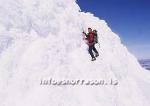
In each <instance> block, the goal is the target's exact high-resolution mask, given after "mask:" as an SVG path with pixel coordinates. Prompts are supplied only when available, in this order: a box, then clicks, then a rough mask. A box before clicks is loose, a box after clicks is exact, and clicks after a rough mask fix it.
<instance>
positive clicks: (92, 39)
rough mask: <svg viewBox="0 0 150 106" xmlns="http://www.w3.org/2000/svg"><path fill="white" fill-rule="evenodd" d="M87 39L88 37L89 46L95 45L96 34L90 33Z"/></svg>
mask: <svg viewBox="0 0 150 106" xmlns="http://www.w3.org/2000/svg"><path fill="white" fill-rule="evenodd" d="M86 37H87V38H86V40H87V41H88V44H89V45H92V44H94V34H93V32H89V33H88V35H87V36H86Z"/></svg>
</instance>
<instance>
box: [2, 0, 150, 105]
mask: <svg viewBox="0 0 150 106" xmlns="http://www.w3.org/2000/svg"><path fill="white" fill-rule="evenodd" d="M0 7H1V8H0V44H1V45H0V106H149V105H150V103H149V100H150V94H149V93H147V92H148V89H150V73H149V71H147V70H145V69H143V68H142V67H141V66H140V64H139V63H138V61H137V59H136V58H135V57H134V56H133V55H132V54H131V53H129V52H128V50H127V48H126V47H125V46H124V45H123V44H121V40H120V38H119V36H118V35H116V34H115V33H114V32H112V30H111V29H110V28H109V27H108V25H107V23H106V22H105V21H104V20H101V19H99V18H97V17H95V16H94V15H93V14H91V13H84V12H81V10H80V8H79V6H78V5H77V3H76V1H75V0H1V2H0ZM88 27H91V28H93V29H97V30H98V35H99V41H100V48H99V46H98V45H96V47H97V49H98V50H99V53H100V56H99V58H97V60H96V61H95V62H91V61H90V56H89V54H88V51H87V48H88V47H87V45H86V43H85V42H84V40H83V35H82V31H83V30H85V31H87V28H88ZM49 78H53V79H55V80H86V81H88V80H105V81H106V82H110V81H111V80H113V81H115V82H116V81H117V82H118V85H109V84H108V85H100V86H83V85H77V86H52V85H40V82H41V80H42V79H49Z"/></svg>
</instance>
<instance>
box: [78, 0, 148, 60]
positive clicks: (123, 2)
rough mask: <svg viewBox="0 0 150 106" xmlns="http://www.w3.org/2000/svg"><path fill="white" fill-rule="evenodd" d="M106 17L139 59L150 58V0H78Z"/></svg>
mask: <svg viewBox="0 0 150 106" xmlns="http://www.w3.org/2000/svg"><path fill="white" fill-rule="evenodd" d="M77 3H78V4H79V6H80V8H81V10H82V11H86V12H91V13H93V14H94V15H95V16H97V17H99V18H100V19H104V20H105V21H106V22H107V23H108V25H109V26H110V27H111V29H112V30H113V32H115V33H117V34H118V35H119V36H120V38H121V40H122V43H124V44H125V45H126V46H127V48H128V49H129V51H130V52H132V53H133V54H134V55H135V56H136V57H137V58H138V59H144V58H150V0H77Z"/></svg>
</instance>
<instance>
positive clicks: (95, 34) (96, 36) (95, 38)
mask: <svg viewBox="0 0 150 106" xmlns="http://www.w3.org/2000/svg"><path fill="white" fill-rule="evenodd" d="M93 35H94V36H93V37H94V43H95V44H96V43H98V34H97V30H93Z"/></svg>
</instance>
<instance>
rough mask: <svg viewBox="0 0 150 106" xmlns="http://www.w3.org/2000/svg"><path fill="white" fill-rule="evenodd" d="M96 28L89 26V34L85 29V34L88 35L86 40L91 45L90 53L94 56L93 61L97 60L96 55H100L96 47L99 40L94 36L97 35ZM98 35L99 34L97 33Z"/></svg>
mask: <svg viewBox="0 0 150 106" xmlns="http://www.w3.org/2000/svg"><path fill="white" fill-rule="evenodd" d="M95 31H96V30H93V31H92V28H88V34H86V33H85V32H84V31H83V34H85V36H86V38H85V39H86V40H87V44H88V46H89V50H88V51H89V54H90V55H91V57H92V60H91V61H95V60H96V57H98V56H99V53H98V51H97V50H96V48H95V44H96V43H97V40H96V39H95V38H94V36H95V35H96V32H95ZM96 36H97V35H96ZM93 51H94V52H95V55H94V54H93Z"/></svg>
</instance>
